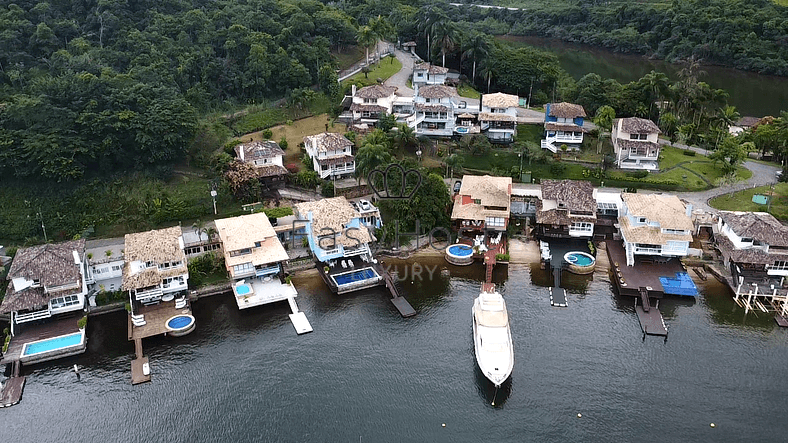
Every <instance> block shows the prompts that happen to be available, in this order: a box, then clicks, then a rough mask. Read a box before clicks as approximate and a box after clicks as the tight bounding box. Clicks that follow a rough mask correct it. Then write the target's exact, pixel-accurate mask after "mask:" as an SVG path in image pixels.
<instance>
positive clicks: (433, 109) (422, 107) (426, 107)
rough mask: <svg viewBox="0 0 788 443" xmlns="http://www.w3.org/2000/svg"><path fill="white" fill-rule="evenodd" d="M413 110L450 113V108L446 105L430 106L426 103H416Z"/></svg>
mask: <svg viewBox="0 0 788 443" xmlns="http://www.w3.org/2000/svg"><path fill="white" fill-rule="evenodd" d="M413 108H414V109H416V110H417V111H431V112H449V108H448V107H447V106H444V105H430V104H424V103H416V104H414V105H413Z"/></svg>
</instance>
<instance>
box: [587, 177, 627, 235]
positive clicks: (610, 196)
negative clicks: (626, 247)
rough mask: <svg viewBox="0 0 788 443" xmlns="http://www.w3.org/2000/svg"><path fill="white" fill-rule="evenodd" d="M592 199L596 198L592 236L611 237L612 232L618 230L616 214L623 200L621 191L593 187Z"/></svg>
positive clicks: (622, 204)
mask: <svg viewBox="0 0 788 443" xmlns="http://www.w3.org/2000/svg"><path fill="white" fill-rule="evenodd" d="M594 200H596V208H597V209H596V223H594V236H595V237H596V238H599V239H602V238H608V239H609V238H613V234H615V233H616V232H618V229H616V226H617V225H618V215H619V212H620V210H621V207H623V206H624V202H623V201H622V200H621V191H619V190H613V189H607V188H595V189H594Z"/></svg>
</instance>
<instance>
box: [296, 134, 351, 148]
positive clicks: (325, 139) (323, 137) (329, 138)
mask: <svg viewBox="0 0 788 443" xmlns="http://www.w3.org/2000/svg"><path fill="white" fill-rule="evenodd" d="M312 143H314V145H315V146H316V148H317V152H326V151H341V150H342V149H344V148H346V147H350V146H353V142H351V141H350V140H348V139H347V138H345V136H344V135H342V134H338V133H335V132H323V133H320V134H317V135H308V136H306V137H304V144H312Z"/></svg>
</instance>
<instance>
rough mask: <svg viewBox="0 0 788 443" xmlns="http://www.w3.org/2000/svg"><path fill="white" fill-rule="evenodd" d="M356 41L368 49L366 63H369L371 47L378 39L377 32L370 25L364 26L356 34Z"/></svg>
mask: <svg viewBox="0 0 788 443" xmlns="http://www.w3.org/2000/svg"><path fill="white" fill-rule="evenodd" d="M356 41H357V42H358V44H359V45H361V46H363V47H364V49H365V50H366V54H367V58H366V59H364V64H367V63H369V47H370V46H372V45H374V44H376V43H377V41H378V40H377V36H376V35H375V32H374V31H373V30H372V28H370V27H369V26H362V27H361V28H360V29H359V30H358V33H357V34H356Z"/></svg>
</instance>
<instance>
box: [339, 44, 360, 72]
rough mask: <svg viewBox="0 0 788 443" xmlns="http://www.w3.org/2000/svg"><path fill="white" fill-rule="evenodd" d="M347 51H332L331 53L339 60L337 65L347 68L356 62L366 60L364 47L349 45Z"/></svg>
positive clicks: (340, 67)
mask: <svg viewBox="0 0 788 443" xmlns="http://www.w3.org/2000/svg"><path fill="white" fill-rule="evenodd" d="M346 49H347V50H346V51H343V52H336V51H331V55H332V56H333V57H334V59H336V61H337V67H338V68H339V69H340V70H342V69H347V68H349V67H351V66H353V64H354V63H356V62H359V61H361V60H364V54H365V52H364V48H362V47H361V46H348V47H347V48H346Z"/></svg>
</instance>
